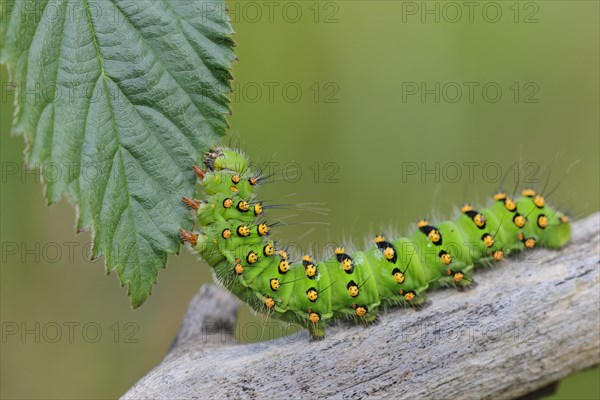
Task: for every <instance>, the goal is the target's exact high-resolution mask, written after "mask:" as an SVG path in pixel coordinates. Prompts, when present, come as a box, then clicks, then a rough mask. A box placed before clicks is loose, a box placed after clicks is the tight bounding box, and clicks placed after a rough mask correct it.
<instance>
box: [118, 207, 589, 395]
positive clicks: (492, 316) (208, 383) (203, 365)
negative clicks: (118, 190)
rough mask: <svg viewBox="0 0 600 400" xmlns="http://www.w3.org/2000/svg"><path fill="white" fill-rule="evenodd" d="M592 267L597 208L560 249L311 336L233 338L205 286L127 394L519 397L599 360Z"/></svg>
mask: <svg viewBox="0 0 600 400" xmlns="http://www.w3.org/2000/svg"><path fill="white" fill-rule="evenodd" d="M599 270H600V213H596V214H593V215H591V216H589V217H587V218H585V219H583V220H581V221H577V222H575V223H574V224H573V240H572V241H571V243H570V244H569V245H568V246H567V247H565V248H563V249H561V250H558V251H550V250H541V249H539V250H535V251H532V252H529V253H522V254H520V255H517V256H515V257H512V258H511V259H509V260H507V261H504V262H502V263H500V264H496V265H495V266H494V267H493V268H487V269H486V268H483V269H480V270H478V272H477V273H476V274H475V280H476V282H477V284H476V285H475V286H474V287H473V288H470V289H468V290H465V291H457V290H453V289H446V290H440V291H436V292H432V293H430V294H429V295H428V298H429V302H428V304H427V306H426V307H423V308H421V309H393V310H389V311H388V312H386V313H384V314H383V315H382V316H381V320H380V323H379V324H377V325H375V326H371V327H368V328H364V327H362V326H348V325H347V324H346V325H343V326H342V325H335V326H333V327H331V328H329V329H328V330H327V337H326V338H325V339H324V340H323V341H320V342H313V343H310V342H309V340H308V335H307V333H306V332H305V331H303V332H302V333H298V334H295V335H292V336H289V337H284V338H281V339H277V340H272V341H269V342H262V343H257V344H249V345H242V344H238V343H237V341H236V340H235V338H234V337H233V328H234V326H235V319H236V314H237V309H238V302H237V300H236V299H235V298H233V297H232V295H230V294H229V293H228V292H226V291H224V290H222V289H219V288H217V287H215V286H212V285H205V286H203V287H202V288H201V289H200V291H199V293H198V294H197V295H196V296H195V297H194V299H193V300H192V302H191V304H190V307H189V309H188V312H187V315H186V316H185V319H184V321H183V324H182V326H181V329H180V331H179V333H178V335H177V338H176V339H175V340H174V342H173V346H172V347H171V349H170V351H169V353H168V354H167V356H166V357H165V359H164V360H163V362H162V363H161V364H160V365H158V366H157V367H155V368H154V369H153V370H152V371H150V372H149V373H148V374H147V375H146V376H145V377H143V378H142V379H141V380H140V381H139V382H138V383H136V384H135V385H134V386H133V387H132V388H131V389H130V390H129V391H128V392H127V393H126V394H125V395H124V396H123V398H124V399H141V398H154V399H188V398H202V399H204V398H219V399H220V398H236V399H237V398H252V399H262V398H285V397H290V398H322V397H330V398H340V399H341V398H362V397H367V396H373V397H393V398H406V399H416V398H434V399H440V398H460V399H479V398H504V399H513V398H519V397H522V396H525V395H527V394H528V393H532V392H535V391H537V390H540V389H543V388H545V387H547V386H548V385H551V384H552V383H553V382H556V381H558V380H560V379H562V378H564V377H566V376H567V375H569V374H571V373H573V372H575V371H578V370H581V369H584V368H587V367H590V366H593V365H595V364H598V363H599V362H600V311H599V310H600V290H599V289H600V275H599Z"/></svg>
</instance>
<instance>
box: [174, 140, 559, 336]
mask: <svg viewBox="0 0 600 400" xmlns="http://www.w3.org/2000/svg"><path fill="white" fill-rule="evenodd" d="M204 165H205V169H201V168H200V167H197V166H195V167H194V170H195V172H196V174H197V175H198V178H199V182H200V186H201V187H202V188H203V190H204V192H205V196H206V197H205V199H204V200H203V201H199V200H194V199H190V198H187V197H185V198H184V199H183V200H184V202H185V203H186V204H187V205H188V206H189V207H190V208H191V209H193V210H194V212H195V214H196V218H197V221H198V222H199V223H200V225H201V228H200V229H199V230H198V231H197V232H187V231H184V230H180V234H181V237H182V238H183V239H184V240H185V241H186V242H188V243H189V244H190V245H191V246H192V247H193V248H194V249H195V250H196V251H197V252H198V253H199V254H200V255H201V256H202V258H203V259H204V260H205V261H207V262H208V263H209V264H210V265H211V266H212V268H213V269H214V272H215V276H216V279H217V280H218V281H219V282H221V283H222V284H223V285H224V286H225V287H226V288H227V289H229V290H230V291H231V292H232V293H233V294H235V295H236V296H237V297H239V298H240V299H241V300H242V301H244V302H246V303H248V304H249V305H250V307H252V308H253V309H255V310H258V311H263V312H268V313H269V315H271V316H273V317H275V318H279V319H281V320H284V321H287V322H292V323H298V324H301V325H303V326H305V327H306V328H308V330H309V332H310V334H311V337H312V338H313V339H320V338H322V337H324V334H325V326H326V325H327V323H328V322H331V321H334V320H336V319H341V318H351V319H354V320H356V321H357V322H362V323H363V324H365V325H366V324H369V323H372V322H374V321H375V320H376V318H377V312H378V309H380V308H382V307H386V306H390V305H398V304H407V305H417V304H420V303H422V302H423V301H424V300H425V292H426V291H427V290H432V289H435V288H438V287H441V286H456V287H465V286H469V285H470V284H471V283H472V282H473V278H472V276H473V270H474V269H475V268H476V267H477V266H481V265H484V264H486V263H492V262H495V261H500V260H502V259H503V258H504V257H505V256H506V255H508V254H509V253H511V252H514V251H520V250H524V249H531V248H533V247H535V246H544V247H548V248H558V247H561V246H563V245H564V244H566V243H567V241H568V240H569V237H570V233H571V227H570V223H569V220H568V218H567V217H566V216H565V215H564V214H562V213H561V212H559V211H557V210H554V209H552V208H551V207H550V206H548V205H547V204H546V201H545V199H544V197H543V196H542V195H541V194H537V193H536V192H535V191H534V190H533V189H525V190H523V191H522V193H521V197H519V198H518V199H517V198H515V199H513V198H512V197H511V196H510V195H508V194H506V193H503V192H499V193H496V194H495V195H494V196H493V203H492V204H491V205H490V206H489V207H487V208H483V209H475V208H474V207H473V206H471V205H468V204H466V205H463V206H462V207H461V209H460V216H459V217H458V218H456V219H455V220H452V221H444V222H440V223H431V222H429V221H426V220H421V221H419V222H418V223H417V226H416V229H415V232H414V234H413V235H412V236H410V237H394V238H391V237H389V238H386V237H384V236H381V235H377V236H373V242H372V245H371V246H370V247H369V248H367V249H365V250H362V251H355V252H349V251H346V250H345V249H344V247H343V246H340V247H338V248H337V249H336V250H335V252H334V254H333V255H332V256H331V257H330V258H328V259H326V260H315V259H313V257H311V256H309V255H305V256H302V258H301V259H300V260H292V258H291V257H290V256H289V255H288V253H287V252H286V251H285V249H280V248H278V246H277V243H275V242H273V241H272V240H271V239H270V236H269V233H270V230H271V225H269V223H268V222H267V220H266V218H265V217H266V216H265V209H264V207H263V205H262V203H261V202H260V201H258V200H257V198H256V190H255V189H256V186H257V184H259V183H260V180H261V177H260V176H254V175H252V173H251V171H250V168H249V160H248V159H247V158H246V157H245V156H244V155H243V154H241V153H240V152H238V151H236V150H232V149H229V148H214V149H212V150H210V151H209V152H207V153H206V154H205V159H204Z"/></svg>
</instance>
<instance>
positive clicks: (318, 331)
mask: <svg viewBox="0 0 600 400" xmlns="http://www.w3.org/2000/svg"><path fill="white" fill-rule="evenodd" d="M308 333H309V335H310V340H311V341H313V342H315V341H318V340H322V339H324V338H325V327H324V326H323V325H322V324H310V325H309V326H308Z"/></svg>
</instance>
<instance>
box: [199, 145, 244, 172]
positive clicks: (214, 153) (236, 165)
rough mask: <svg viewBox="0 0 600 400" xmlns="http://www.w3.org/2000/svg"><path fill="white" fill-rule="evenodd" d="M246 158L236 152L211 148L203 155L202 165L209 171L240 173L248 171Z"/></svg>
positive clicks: (224, 148) (221, 148)
mask: <svg viewBox="0 0 600 400" xmlns="http://www.w3.org/2000/svg"><path fill="white" fill-rule="evenodd" d="M248 164H249V161H248V158H247V157H246V156H245V155H244V154H242V153H241V152H240V151H238V150H233V149H229V148H227V147H213V148H212V149H210V150H209V151H207V152H206V153H204V165H205V166H206V168H208V170H209V171H222V170H230V171H235V172H238V173H242V172H244V171H246V170H247V169H248Z"/></svg>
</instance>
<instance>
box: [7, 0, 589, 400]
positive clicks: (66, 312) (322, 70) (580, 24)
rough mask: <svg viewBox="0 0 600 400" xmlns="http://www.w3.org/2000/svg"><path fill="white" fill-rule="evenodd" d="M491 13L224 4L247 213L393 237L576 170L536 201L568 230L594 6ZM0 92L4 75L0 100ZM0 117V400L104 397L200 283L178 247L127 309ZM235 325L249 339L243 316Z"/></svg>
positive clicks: (582, 158) (484, 5)
mask: <svg viewBox="0 0 600 400" xmlns="http://www.w3.org/2000/svg"><path fill="white" fill-rule="evenodd" d="M492 3H493V4H491V5H490V2H476V4H477V6H476V7H475V8H474V10H473V13H472V14H471V15H469V12H468V11H469V10H468V8H465V7H464V6H460V4H462V3H460V2H459V3H453V4H454V6H452V5H450V6H448V4H450V3H445V2H427V3H422V2H400V1H344V2H330V1H324V2H319V3H316V2H313V1H306V2H281V3H271V4H274V5H271V6H269V5H268V4H267V2H252V1H244V2H228V4H229V7H230V9H231V11H230V14H231V16H232V20H233V25H234V28H235V30H236V32H237V33H236V36H235V39H236V41H237V42H238V47H237V53H238V56H239V59H240V61H239V62H238V63H236V64H235V65H234V75H235V79H236V82H235V88H236V94H235V97H234V98H233V116H232V118H231V119H230V122H231V126H232V129H231V132H232V135H233V137H234V138H236V139H237V140H239V142H240V146H241V147H242V148H243V149H245V150H246V151H247V152H248V153H249V154H250V155H251V157H252V158H253V159H254V160H256V161H272V162H273V163H279V164H278V167H279V169H280V170H282V171H283V172H282V173H280V174H279V175H280V177H281V178H282V180H281V181H280V182H278V183H275V184H272V185H266V187H264V189H263V191H262V193H263V197H264V198H265V199H269V200H271V201H274V202H279V203H311V202H318V203H323V204H319V207H325V208H327V209H329V211H328V212H327V214H326V215H322V214H316V213H312V212H310V211H307V210H305V209H304V208H308V207H299V209H296V208H294V209H291V210H284V211H279V212H278V213H277V214H276V215H277V217H283V218H285V221H286V222H290V225H289V226H285V227H282V228H280V229H279V231H278V235H279V237H280V238H283V239H286V240H289V241H294V242H296V243H298V244H299V245H300V246H302V247H303V248H305V247H307V246H311V245H312V246H313V247H314V246H315V245H314V243H321V244H323V243H326V242H330V241H341V240H343V239H345V238H348V237H353V238H355V242H356V243H357V244H362V240H363V237H365V236H366V235H367V234H369V233H372V232H374V231H378V230H379V229H380V228H382V227H384V228H385V227H391V228H392V229H396V230H397V231H400V232H405V231H406V229H407V228H408V226H409V225H410V224H411V223H412V222H413V221H414V220H415V219H417V218H419V217H422V216H432V214H433V216H447V215H450V214H451V213H452V212H453V211H454V208H455V207H456V205H458V204H461V203H462V202H463V201H465V200H467V199H469V200H471V201H474V202H476V201H484V200H485V199H487V197H488V196H489V195H490V194H491V192H492V191H494V190H496V189H497V188H498V186H499V184H500V183H499V178H498V177H497V173H498V171H501V172H502V173H506V174H508V178H507V179H506V181H505V186H506V187H507V189H508V190H512V188H513V187H514V185H515V179H514V170H515V168H516V167H519V169H520V170H521V178H523V177H524V176H527V177H529V178H530V179H538V180H539V181H540V183H539V184H538V187H543V186H544V182H545V177H546V176H547V171H548V169H551V170H552V174H551V177H550V184H549V187H553V186H555V185H556V184H557V183H558V182H559V181H560V180H561V178H563V177H564V175H565V170H566V169H567V167H568V166H569V165H571V164H572V163H574V162H575V161H579V163H578V164H577V165H575V166H574V167H573V168H572V169H571V170H570V173H569V174H568V176H566V178H565V179H564V181H563V182H562V183H561V185H560V188H559V189H558V190H556V192H555V193H554V194H553V195H552V196H551V202H552V203H553V204H555V205H559V206H561V207H562V208H563V209H566V210H568V211H569V212H570V213H571V215H573V216H574V217H582V216H585V215H588V214H590V213H592V212H594V211H597V210H598V209H599V208H600V207H599V201H600V199H599V185H598V182H599V178H600V177H599V171H600V165H599V154H598V153H599V145H600V143H599V130H600V125H599V112H598V110H599V106H600V104H599V81H598V79H599V43H598V42H599V39H598V38H599V3H598V2H596V1H538V2H521V3H515V2H512V1H511V2H495V3H494V2H492ZM436 4H437V5H436ZM456 5H458V6H459V7H460V8H461V12H462V15H460V16H458V15H457V14H456ZM269 7H272V8H269ZM425 7H427V9H428V10H434V11H433V13H432V14H428V13H426V12H425V11H426V10H425ZM436 7H437V10H439V11H438V12H436V11H435V10H436ZM269 10H272V12H271V13H270V12H269ZM498 10H499V11H500V14H497V12H498ZM7 80H8V77H7V74H6V70H5V69H4V68H3V69H2V72H1V83H2V88H3V90H4V87H5V83H6V82H7ZM436 83H439V90H437V89H436ZM457 87H459V88H461V89H462V93H461V94H458V92H457V91H456V89H457ZM469 87H473V88H474V90H473V92H472V97H470V96H469V95H470V93H469V90H468V88H469ZM484 88H485V90H484ZM423 89H424V90H426V91H427V90H429V91H428V92H426V93H425V94H423ZM498 89H499V90H500V91H501V95H500V96H499V97H498V96H497V94H496V91H497V90H498ZM411 90H412V91H411ZM436 96H437V97H439V101H436V100H437V99H436ZM1 106H2V111H1V112H2V114H1V115H2V121H1V124H2V125H1V135H0V140H1V162H2V168H3V170H2V193H1V197H0V199H1V242H2V246H3V248H2V267H1V269H0V272H1V313H2V324H3V329H12V328H15V327H16V329H19V333H21V332H20V331H21V330H23V329H29V330H30V331H33V332H36V331H37V332H38V333H39V336H40V337H39V340H38V339H37V338H36V336H35V334H34V333H29V334H27V335H25V337H24V340H23V339H22V338H21V335H20V334H17V335H8V336H6V337H3V340H2V343H1V357H0V358H1V385H0V386H1V396H2V398H15V399H37V398H39V399H42V398H73V399H75V398H77V399H100V398H115V397H118V396H119V395H121V394H123V393H124V392H125V391H126V390H127V389H128V388H129V387H130V386H131V385H132V384H133V383H135V382H136V380H138V379H139V378H140V377H142V376H143V375H144V374H145V373H146V372H147V371H148V370H149V369H150V368H152V367H153V366H155V365H156V364H157V363H159V362H160V360H161V359H162V357H163V356H164V355H165V352H166V351H167V349H168V347H169V345H170V343H171V340H172V339H173V337H174V335H175V334H176V332H177V329H178V326H179V323H180V321H181V319H182V317H183V314H184V313H185V310H186V307H187V304H188V302H189V300H190V299H191V298H192V296H193V295H194V294H195V293H196V291H197V290H198V288H199V287H200V285H201V284H203V283H206V282H210V281H211V275H210V271H209V269H208V267H207V266H206V264H204V263H203V262H199V261H197V260H196V259H195V257H194V256H193V255H191V254H189V253H188V252H187V251H182V253H181V254H180V255H179V256H177V257H171V258H170V260H169V265H168V268H167V269H166V270H164V271H161V273H160V276H159V283H158V285H157V286H156V287H155V288H154V293H153V295H152V296H151V298H150V299H149V301H148V302H147V303H146V304H145V305H144V306H143V307H141V308H140V309H138V310H136V311H132V310H131V309H130V307H129V305H128V300H127V297H126V291H125V290H124V289H122V288H120V287H119V284H118V281H117V278H116V276H109V277H106V276H104V275H105V273H104V267H103V261H97V262H88V261H87V259H86V256H87V251H88V250H89V247H88V246H89V234H88V233H82V234H79V235H77V234H76V232H75V230H74V228H73V224H74V210H73V208H72V207H71V206H70V205H69V204H67V203H66V202H64V201H63V202H62V203H60V204H57V205H54V206H52V207H50V208H48V207H47V206H46V203H45V200H44V196H43V190H42V186H41V185H40V184H39V183H38V182H36V181H39V175H36V174H31V173H27V174H22V172H23V169H22V165H21V162H22V152H23V149H24V143H23V140H22V138H19V137H11V136H10V135H9V129H10V116H11V113H12V97H11V96H8V97H5V96H4V93H3V96H2V103H1ZM465 163H474V164H465ZM271 165H275V164H271ZM469 165H472V168H473V169H472V172H473V174H472V177H470V176H469ZM15 168H16V169H15ZM411 168H412V169H414V168H417V173H415V174H409V173H408V172H410V171H412V169H411ZM423 169H428V170H433V171H438V174H439V179H438V178H437V177H436V175H435V173H430V174H426V175H425V176H421V171H422V170H423ZM15 170H16V173H15V172H14V171H15ZM293 171H296V172H293ZM457 173H459V175H457ZM471 178H472V179H471ZM294 238H299V239H294ZM14 246H17V248H18V249H19V251H18V252H17V254H13V253H14V252H13V251H12V250H13V249H14ZM316 251H317V252H318V249H317V250H316ZM240 321H241V325H240V326H244V325H243V324H246V326H247V324H254V325H256V326H262V325H264V320H263V319H261V318H257V317H254V316H252V315H251V314H250V312H249V311H248V309H247V308H245V307H243V308H242V310H241V315H240ZM515 321H518V316H516V317H515ZM36 324H39V325H36ZM507 324H508V322H507ZM57 325H58V326H59V327H60V328H61V330H62V337H60V338H59V339H58V340H56V342H55V343H52V341H53V339H54V338H55V335H56V326H57ZM69 326H72V330H73V331H72V332H73V336H72V337H69V328H68V327H69ZM98 328H100V329H101V333H100V334H98ZM275 331H277V330H276V329H275ZM240 336H243V337H242V339H243V340H246V341H256V340H259V339H260V335H258V334H253V333H251V332H250V331H247V332H246V334H240ZM268 337H269V334H268V333H267V334H263V336H262V339H267V338H268ZM599 380H600V377H599V370H598V367H596V368H594V369H592V370H588V371H586V372H583V373H580V374H578V375H575V376H573V377H570V378H568V379H566V380H565V381H563V383H561V386H560V389H559V392H558V393H557V394H556V395H554V396H553V397H552V398H563V399H566V398H578V399H582V398H589V399H597V398H600V391H599V388H598V386H599Z"/></svg>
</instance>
